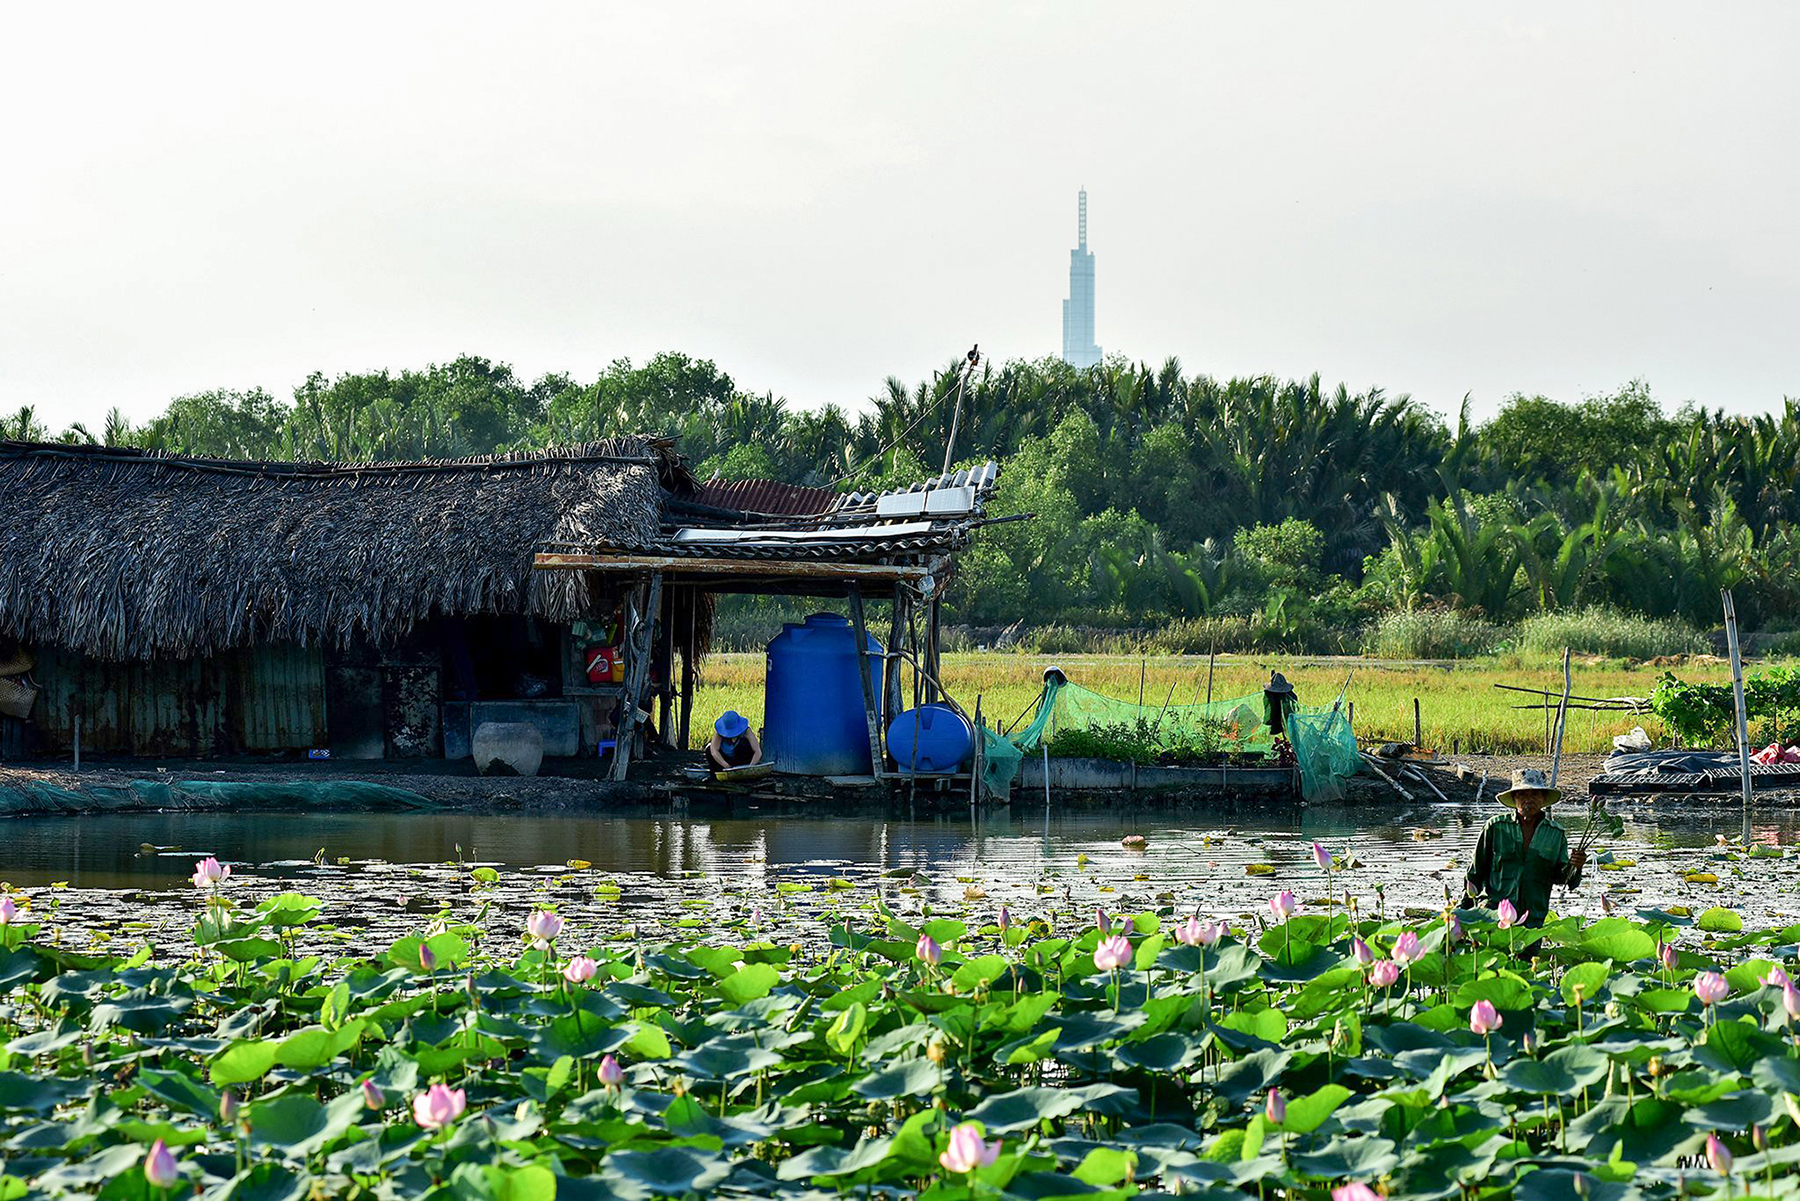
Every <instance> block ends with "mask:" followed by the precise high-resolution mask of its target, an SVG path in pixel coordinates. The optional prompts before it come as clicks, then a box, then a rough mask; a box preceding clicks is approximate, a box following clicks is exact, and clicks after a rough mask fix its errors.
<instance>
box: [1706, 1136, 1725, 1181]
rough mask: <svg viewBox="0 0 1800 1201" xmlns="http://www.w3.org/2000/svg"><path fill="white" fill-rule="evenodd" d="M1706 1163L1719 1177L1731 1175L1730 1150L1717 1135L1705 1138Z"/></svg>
mask: <svg viewBox="0 0 1800 1201" xmlns="http://www.w3.org/2000/svg"><path fill="white" fill-rule="evenodd" d="M1706 1162H1707V1163H1709V1164H1711V1165H1712V1170H1713V1171H1715V1172H1717V1173H1718V1174H1719V1175H1721V1176H1729V1175H1731V1148H1730V1147H1727V1146H1726V1145H1725V1144H1724V1142H1723V1141H1722V1140H1721V1139H1720V1138H1719V1136H1718V1135H1717V1134H1709V1135H1707V1136H1706Z"/></svg>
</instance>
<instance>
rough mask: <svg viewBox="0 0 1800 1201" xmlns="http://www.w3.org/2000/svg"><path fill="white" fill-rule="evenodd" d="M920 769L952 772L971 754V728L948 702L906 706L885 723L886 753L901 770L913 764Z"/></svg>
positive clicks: (972, 749)
mask: <svg viewBox="0 0 1800 1201" xmlns="http://www.w3.org/2000/svg"><path fill="white" fill-rule="evenodd" d="M915 742H916V743H917V744H918V759H917V760H916V766H917V767H918V770H919V771H922V772H940V771H956V770H958V769H959V768H961V767H962V765H963V764H964V763H967V762H968V760H969V756H970V755H973V754H974V753H975V728H974V727H973V726H971V725H970V724H969V722H968V720H967V719H966V718H964V717H963V716H962V714H960V713H958V712H957V711H956V710H954V709H952V708H951V707H950V706H949V705H937V704H932V705H920V706H919V707H918V708H917V709H908V710H907V711H906V712H905V713H902V714H901V715H900V716H899V717H896V718H895V719H894V721H893V724H892V725H890V726H888V731H887V747H888V754H889V755H891V756H893V759H894V762H895V763H897V764H899V765H900V770H901V771H903V772H907V771H911V770H912V769H913V767H914V766H915V760H914V758H913V746H914V743H915Z"/></svg>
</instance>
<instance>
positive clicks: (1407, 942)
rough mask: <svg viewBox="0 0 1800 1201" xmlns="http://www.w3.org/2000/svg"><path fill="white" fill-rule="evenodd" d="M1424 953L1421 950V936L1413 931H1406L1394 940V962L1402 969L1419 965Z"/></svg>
mask: <svg viewBox="0 0 1800 1201" xmlns="http://www.w3.org/2000/svg"><path fill="white" fill-rule="evenodd" d="M1424 953H1425V952H1423V951H1421V950H1420V949H1419V936H1418V935H1417V934H1414V933H1413V932H1412V931H1411V930H1407V931H1404V932H1403V933H1402V934H1401V935H1400V937H1399V938H1396V939H1395V940H1394V962H1395V963H1397V964H1399V965H1400V966H1401V967H1405V966H1406V965H1408V964H1410V963H1417V962H1418V961H1419V958H1420V956H1422V955H1423V954H1424Z"/></svg>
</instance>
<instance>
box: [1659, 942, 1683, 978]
mask: <svg viewBox="0 0 1800 1201" xmlns="http://www.w3.org/2000/svg"><path fill="white" fill-rule="evenodd" d="M1657 958H1658V959H1661V960H1662V965H1663V966H1664V967H1665V968H1667V969H1668V970H1669V971H1671V972H1672V971H1674V970H1675V965H1676V964H1677V963H1679V962H1681V960H1680V956H1679V955H1678V954H1677V952H1676V950H1675V944H1674V943H1672V942H1665V943H1664V944H1663V945H1662V950H1660V951H1658V952H1657Z"/></svg>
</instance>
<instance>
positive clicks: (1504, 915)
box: [1499, 901, 1519, 930]
mask: <svg viewBox="0 0 1800 1201" xmlns="http://www.w3.org/2000/svg"><path fill="white" fill-rule="evenodd" d="M1499 913H1500V928H1501V929H1502V930H1510V929H1512V928H1513V927H1514V926H1516V925H1518V924H1519V910H1518V907H1517V906H1516V905H1514V904H1513V903H1512V902H1511V901H1501V902H1500V909H1499Z"/></svg>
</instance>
